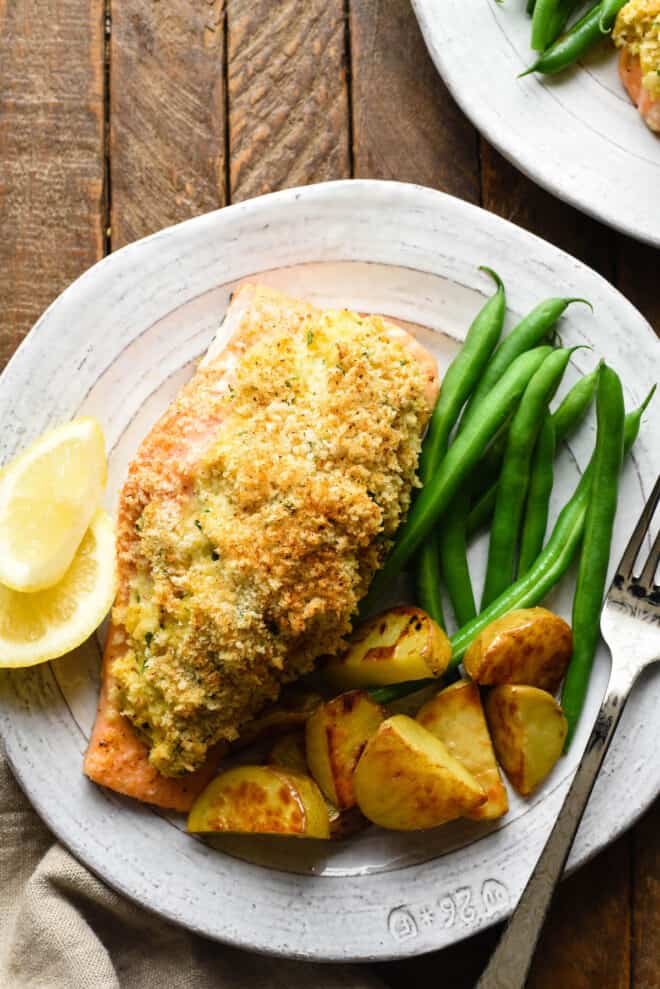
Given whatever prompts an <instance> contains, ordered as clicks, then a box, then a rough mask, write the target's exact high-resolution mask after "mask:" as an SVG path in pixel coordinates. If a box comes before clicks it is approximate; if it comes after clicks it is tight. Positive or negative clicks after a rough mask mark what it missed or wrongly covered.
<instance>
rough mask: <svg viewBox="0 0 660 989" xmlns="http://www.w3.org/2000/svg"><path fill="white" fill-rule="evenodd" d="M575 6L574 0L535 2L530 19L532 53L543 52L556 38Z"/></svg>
mask: <svg viewBox="0 0 660 989" xmlns="http://www.w3.org/2000/svg"><path fill="white" fill-rule="evenodd" d="M576 6H577V2H576V0H536V4H535V5H534V16H533V18H532V44H531V47H532V48H533V49H534V51H538V52H542V51H545V49H546V48H547V47H548V46H549V45H551V44H552V42H553V41H555V40H556V39H557V38H558V36H559V35H560V34H561V32H562V30H563V29H564V27H565V25H566V22H567V21H568V18H569V17H570V16H571V14H572V13H573V11H574V10H575V8H576Z"/></svg>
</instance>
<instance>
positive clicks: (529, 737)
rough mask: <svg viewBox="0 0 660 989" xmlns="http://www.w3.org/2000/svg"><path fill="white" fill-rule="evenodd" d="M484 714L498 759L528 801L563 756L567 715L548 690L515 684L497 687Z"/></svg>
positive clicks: (488, 697)
mask: <svg viewBox="0 0 660 989" xmlns="http://www.w3.org/2000/svg"><path fill="white" fill-rule="evenodd" d="M485 710H486V719H487V721H488V727H489V728H490V734H491V737H492V739H493V747H494V748H495V753H496V755H497V758H498V760H499V762H500V764H501V766H502V768H503V770H504V772H505V773H506V774H507V776H508V777H509V779H510V780H511V783H512V784H513V786H514V787H515V788H516V790H517V791H518V793H520V794H522V796H523V797H527V796H529V794H530V793H531V792H532V791H533V790H534V789H535V788H536V787H537V786H538V785H539V783H541V782H542V780H544V779H545V778H546V776H547V775H548V773H549V772H550V770H551V769H552V767H553V766H554V764H555V763H556V762H557V760H558V759H559V756H560V755H561V752H562V749H563V747H564V740H565V739H566V730H567V725H566V718H565V717H564V712H563V711H562V709H561V707H560V706H559V704H558V703H557V701H556V700H555V698H554V697H553V696H552V694H549V693H548V692H547V691H546V690H540V689H539V688H538V687H528V686H519V685H514V684H503V685H502V686H501V687H494V688H493V690H491V691H490V692H489V694H488V696H487V697H486V703H485Z"/></svg>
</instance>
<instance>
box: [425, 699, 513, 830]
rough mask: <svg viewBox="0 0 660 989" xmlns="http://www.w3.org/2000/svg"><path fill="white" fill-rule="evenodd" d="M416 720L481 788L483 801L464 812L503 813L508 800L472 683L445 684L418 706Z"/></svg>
mask: <svg viewBox="0 0 660 989" xmlns="http://www.w3.org/2000/svg"><path fill="white" fill-rule="evenodd" d="M417 721H418V722H419V723H420V725H423V726H424V728H427V729H428V731H430V732H431V733H432V734H433V735H435V737H436V738H439V739H440V741H441V742H443V743H444V745H446V746H447V749H448V750H449V752H450V753H451V754H452V755H453V756H454V758H455V759H458V761H459V762H460V763H461V764H462V765H463V766H465V768H466V769H467V770H468V772H469V773H471V774H472V775H473V776H474V778H475V780H476V781H477V783H479V785H480V786H482V787H483V789H484V790H485V792H486V796H487V800H486V803H484V804H482V805H481V807H477V808H476V809H475V810H473V811H470V812H469V813H467V814H466V815H465V816H466V817H471V818H473V819H474V820H478V821H484V820H494V819H495V818H497V817H501V816H502V815H503V814H506V812H507V811H508V809H509V800H508V797H507V793H506V787H505V786H504V783H503V782H502V777H501V776H500V771H499V769H498V766H497V762H496V761H495V753H494V752H493V743H492V742H491V738H490V734H489V732H488V725H487V724H486V717H485V715H484V710H483V707H482V705H481V697H480V695H479V688H478V687H477V685H476V683H474V681H472V680H458V681H457V682H456V683H452V684H450V686H449V687H445V689H444V690H441V691H440V692H439V693H438V694H436V695H435V697H433V698H432V699H431V700H430V701H428V702H427V703H426V704H424V706H423V707H421V708H420V709H419V711H418V712H417Z"/></svg>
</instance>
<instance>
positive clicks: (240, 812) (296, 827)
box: [188, 766, 330, 838]
mask: <svg viewBox="0 0 660 989" xmlns="http://www.w3.org/2000/svg"><path fill="white" fill-rule="evenodd" d="M188 831H191V832H196V833H210V832H217V831H223V832H226V831H229V832H233V833H239V834H246V833H249V834H286V835H293V836H296V837H299V838H329V837H330V823H329V819H328V810H327V807H326V805H325V801H324V799H323V796H322V795H321V792H320V790H319V788H318V787H317V785H316V783H315V782H314V780H312V779H310V777H309V776H304V775H302V774H301V773H294V772H291V770H286V769H282V768H281V767H279V766H238V767H237V768H236V769H229V770H227V772H226V773H222V774H221V775H220V776H216V778H215V779H214V780H213V782H212V783H210V784H209V785H208V786H207V787H206V789H205V790H204V791H203V793H201V794H200V796H199V797H198V798H197V800H196V801H195V803H194V804H193V807H192V810H191V811H190V814H189V815H188Z"/></svg>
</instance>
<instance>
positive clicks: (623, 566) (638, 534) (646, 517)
mask: <svg viewBox="0 0 660 989" xmlns="http://www.w3.org/2000/svg"><path fill="white" fill-rule="evenodd" d="M659 499H660V477H658V479H657V480H656V482H655V486H654V488H653V491H652V492H651V497H650V498H649V500H648V501H647V502H646V505H645V506H644V511H643V512H642V514H641V515H640V517H639V522H638V523H637V525H636V527H635V531H634V532H633V534H632V536H631V537H630V542H629V543H628V545H627V546H626V549H625V552H624V554H623V556H622V557H621V563H620V564H619V566H618V568H617V574H618V575H620V576H621V577H623V579H624V580H630V578H631V577H632V571H633V567H634V565H635V560H636V559H637V554H638V553H639V550H640V547H641V545H642V541H643V539H644V536H645V535H646V533H647V532H648V528H649V526H650V524H651V519H652V518H653V514H654V512H655V509H656V506H657V504H658V500H659ZM651 556H653V553H651ZM649 562H650V558H649ZM656 565H657V561H656ZM647 566H648V564H647ZM645 572H646V568H645ZM654 572H655V571H654Z"/></svg>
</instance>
